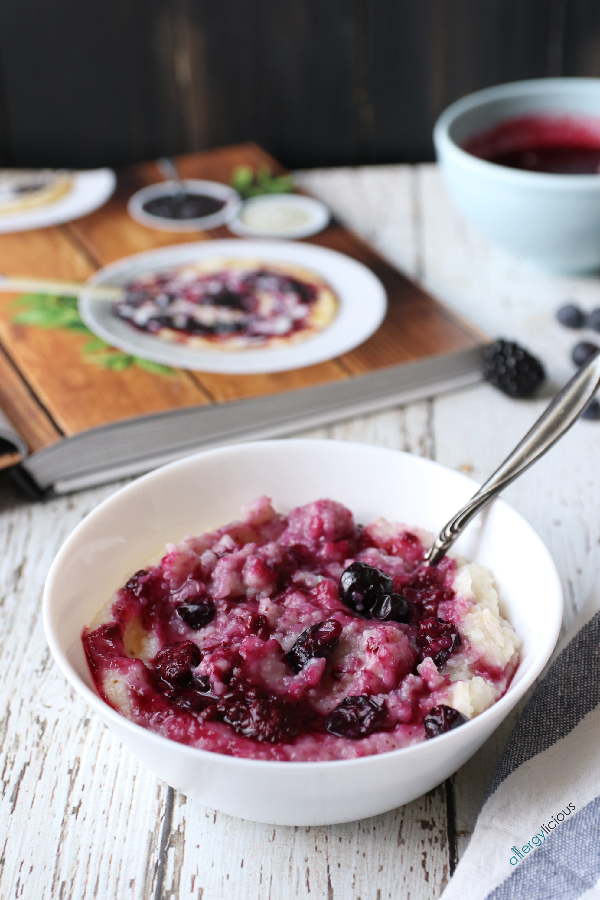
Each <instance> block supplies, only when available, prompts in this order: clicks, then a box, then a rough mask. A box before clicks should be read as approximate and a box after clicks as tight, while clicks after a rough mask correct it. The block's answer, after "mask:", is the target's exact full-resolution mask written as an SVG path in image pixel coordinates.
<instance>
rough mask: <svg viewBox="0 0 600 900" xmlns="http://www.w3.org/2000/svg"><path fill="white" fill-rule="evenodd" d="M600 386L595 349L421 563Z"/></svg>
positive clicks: (432, 560)
mask: <svg viewBox="0 0 600 900" xmlns="http://www.w3.org/2000/svg"><path fill="white" fill-rule="evenodd" d="M599 386H600V351H598V352H597V353H596V354H595V355H594V356H593V357H592V358H591V359H590V360H589V362H587V363H586V364H585V365H584V366H582V367H581V369H580V370H579V371H578V372H577V373H576V374H575V375H574V376H573V378H571V380H570V381H569V382H568V383H567V384H566V385H565V386H564V388H563V389H562V390H561V391H559V393H558V394H557V395H556V397H555V398H554V400H552V402H551V403H550V404H549V405H548V406H547V407H546V409H545V410H544V412H543V413H542V415H541V416H540V417H539V419H538V420H537V422H536V423H535V425H534V426H533V427H532V428H531V430H530V431H528V432H527V434H526V435H525V437H524V438H523V440H522V441H521V442H520V443H519V444H517V446H516V447H515V449H514V450H513V451H512V453H510V454H509V455H508V456H507V458H506V459H505V460H504V462H503V463H502V465H501V466H500V467H499V468H498V469H496V471H495V472H494V474H493V475H492V476H491V477H490V478H488V480H487V481H486V482H485V484H484V485H482V487H480V488H479V490H478V491H477V493H476V494H474V495H473V496H472V497H471V499H470V500H469V502H468V503H467V504H465V506H463V508H462V509H461V510H459V512H457V513H456V515H455V516H453V517H452V518H451V519H450V521H449V522H448V523H447V524H446V525H444V527H443V528H442V530H441V531H440V533H439V535H438V536H437V538H436V539H435V541H434V542H433V544H432V546H431V547H430V549H429V550H428V551H427V553H426V555H425V565H428V566H435V565H437V564H438V563H439V561H440V560H441V559H442V558H443V557H444V556H445V555H446V553H447V552H448V550H449V549H450V547H451V546H452V544H453V543H454V542H455V540H456V539H457V538H458V536H459V535H460V534H461V533H462V532H463V531H464V529H465V528H466V526H467V525H468V524H469V522H470V521H471V519H472V518H474V516H476V515H477V513H479V512H481V510H482V509H483V508H484V507H485V506H487V505H488V503H489V502H490V501H491V500H493V499H494V497H496V496H497V494H499V493H500V491H502V490H504V488H505V487H506V486H507V485H509V484H510V483H511V482H512V481H514V480H515V478H518V477H519V475H520V474H521V473H522V472H524V471H525V470H526V469H528V468H529V466H531V465H533V463H534V462H537V460H538V459H539V458H540V456H543V455H544V453H545V452H546V450H549V449H550V447H552V445H553V444H555V443H556V441H557V440H558V439H559V438H561V437H562V436H563V434H565V432H566V431H568V430H569V428H570V427H571V425H572V424H573V423H574V422H575V421H576V419H577V417H578V416H579V414H580V413H581V412H583V410H584V409H585V407H586V406H587V404H588V403H589V401H590V400H591V398H592V397H593V396H594V394H595V392H596V391H597V389H598V387H599Z"/></svg>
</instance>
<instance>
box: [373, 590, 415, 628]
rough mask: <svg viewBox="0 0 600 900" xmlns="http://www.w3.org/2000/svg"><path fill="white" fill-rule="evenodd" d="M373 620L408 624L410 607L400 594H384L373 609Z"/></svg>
mask: <svg viewBox="0 0 600 900" xmlns="http://www.w3.org/2000/svg"><path fill="white" fill-rule="evenodd" d="M371 618H372V619H379V620H380V621H381V622H408V620H409V618H410V606H409V605H408V602H407V601H406V600H405V599H404V597H401V596H400V594H382V595H381V596H380V597H378V598H377V600H376V601H375V604H374V606H373V607H372V609H371Z"/></svg>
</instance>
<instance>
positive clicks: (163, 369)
mask: <svg viewBox="0 0 600 900" xmlns="http://www.w3.org/2000/svg"><path fill="white" fill-rule="evenodd" d="M133 359H134V362H135V364H136V366H138V367H139V368H140V369H145V370H146V372H152V373H153V374H154V375H174V374H175V370H174V369H170V368H169V367H168V366H162V365H161V364H160V363H156V362H152V361H151V360H149V359H142V358H141V356H134V357H133Z"/></svg>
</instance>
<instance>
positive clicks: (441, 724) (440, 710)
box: [423, 704, 469, 738]
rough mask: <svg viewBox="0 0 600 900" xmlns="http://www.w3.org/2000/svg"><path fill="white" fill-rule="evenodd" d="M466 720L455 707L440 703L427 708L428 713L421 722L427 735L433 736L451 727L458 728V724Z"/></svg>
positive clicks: (449, 729)
mask: <svg viewBox="0 0 600 900" xmlns="http://www.w3.org/2000/svg"><path fill="white" fill-rule="evenodd" d="M468 721H469V720H468V719H467V717H466V716H463V714H462V713H459V711H458V710H457V709H453V708H452V707H451V706H444V705H443V704H442V705H441V706H434V707H433V709H430V710H429V713H428V714H427V715H426V716H425V718H424V719H423V724H424V726H425V734H426V735H427V737H428V738H434V737H438V735H440V734H445V733H446V732H447V731H451V730H452V729H453V728H458V726H459V725H464V724H465V722H468Z"/></svg>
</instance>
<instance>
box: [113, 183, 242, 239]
mask: <svg viewBox="0 0 600 900" xmlns="http://www.w3.org/2000/svg"><path fill="white" fill-rule="evenodd" d="M173 184H174V182H172V181H159V182H157V183H156V184H149V185H147V186H146V187H144V188H141V190H139V191H136V193H135V194H133V196H132V197H130V198H129V201H128V203H127V211H128V213H129V215H130V216H131V218H132V219H134V220H135V221H136V222H138V224H140V225H145V226H146V227H147V228H153V229H155V230H158V231H206V230H208V229H210V228H218V226H219V225H227V223H228V222H230V221H231V219H233V218H235V216H236V215H237V214H238V211H239V208H240V206H241V203H242V200H241V197H240V195H239V194H238V192H237V191H235V190H234V189H233V188H232V187H229V185H227V184H222V183H221V182H220V181H203V180H201V179H198V178H185V179H184V180H183V185H184V187H185V188H186V190H188V191H189V192H190V193H196V194H198V193H202V194H205V195H207V196H209V197H214V198H215V199H217V200H224V201H225V206H224V207H223V208H222V209H220V210H218V211H217V212H215V213H212V214H211V215H210V216H200V217H199V218H197V219H164V218H162V216H155V215H153V214H152V213H149V212H146V210H145V209H143V205H144V203H147V202H148V200H153V199H154V198H155V197H162V196H164V195H168V194H170V193H172V190H173V189H172V185H173Z"/></svg>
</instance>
